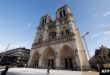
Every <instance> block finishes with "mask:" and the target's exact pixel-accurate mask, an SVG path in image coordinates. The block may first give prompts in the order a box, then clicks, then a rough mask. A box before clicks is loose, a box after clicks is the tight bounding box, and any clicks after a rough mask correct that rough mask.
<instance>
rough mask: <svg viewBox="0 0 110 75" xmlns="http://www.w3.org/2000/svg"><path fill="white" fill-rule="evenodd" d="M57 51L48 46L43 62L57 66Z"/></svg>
mask: <svg viewBox="0 0 110 75" xmlns="http://www.w3.org/2000/svg"><path fill="white" fill-rule="evenodd" d="M54 62H55V52H54V50H53V49H52V48H51V47H48V48H46V50H45V51H44V53H43V64H44V66H45V68H46V67H50V68H54V66H55V63H54Z"/></svg>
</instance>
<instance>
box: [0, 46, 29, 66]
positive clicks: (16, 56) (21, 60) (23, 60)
mask: <svg viewBox="0 0 110 75" xmlns="http://www.w3.org/2000/svg"><path fill="white" fill-rule="evenodd" d="M29 54H30V49H26V48H21V47H20V48H15V49H11V50H8V51H6V52H2V53H0V59H1V57H2V60H1V62H0V64H2V65H7V64H9V65H15V66H24V64H27V62H28V58H29Z"/></svg>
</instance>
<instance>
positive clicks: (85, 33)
mask: <svg viewBox="0 0 110 75" xmlns="http://www.w3.org/2000/svg"><path fill="white" fill-rule="evenodd" d="M88 34H89V32H86V33H85V34H84V35H83V36H82V38H83V40H84V44H85V47H86V50H87V54H88V57H89V59H90V54H89V50H88V47H87V43H86V39H85V36H86V35H88Z"/></svg>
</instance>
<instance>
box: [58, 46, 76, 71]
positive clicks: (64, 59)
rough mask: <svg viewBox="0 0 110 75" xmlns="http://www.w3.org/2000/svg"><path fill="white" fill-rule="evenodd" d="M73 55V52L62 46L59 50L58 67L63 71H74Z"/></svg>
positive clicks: (68, 47)
mask: <svg viewBox="0 0 110 75" xmlns="http://www.w3.org/2000/svg"><path fill="white" fill-rule="evenodd" d="M74 63H75V55H74V50H73V49H72V48H71V47H70V46H67V45H64V46H63V47H62V48H61V50H60V65H61V67H62V68H63V69H72V70H73V69H74Z"/></svg>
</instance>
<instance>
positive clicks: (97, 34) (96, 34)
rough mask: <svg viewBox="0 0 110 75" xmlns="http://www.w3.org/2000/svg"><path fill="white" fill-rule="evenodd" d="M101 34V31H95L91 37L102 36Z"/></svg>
mask: <svg viewBox="0 0 110 75" xmlns="http://www.w3.org/2000/svg"><path fill="white" fill-rule="evenodd" d="M100 34H101V32H98V33H95V34H93V35H92V36H91V38H96V37H98V36H100Z"/></svg>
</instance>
